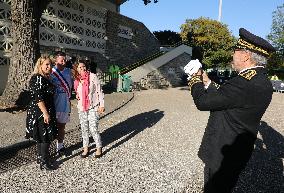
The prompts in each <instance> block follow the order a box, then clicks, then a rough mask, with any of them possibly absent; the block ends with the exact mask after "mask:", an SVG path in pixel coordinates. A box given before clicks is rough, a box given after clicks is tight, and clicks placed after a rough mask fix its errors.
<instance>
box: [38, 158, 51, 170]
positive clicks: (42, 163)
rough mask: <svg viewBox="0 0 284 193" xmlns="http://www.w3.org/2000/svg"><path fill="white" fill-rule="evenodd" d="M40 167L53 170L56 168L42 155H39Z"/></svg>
mask: <svg viewBox="0 0 284 193" xmlns="http://www.w3.org/2000/svg"><path fill="white" fill-rule="evenodd" d="M37 161H38V162H39V168H40V170H46V171H51V170H54V166H53V165H52V164H51V163H50V162H49V161H48V160H47V159H43V158H42V157H38V160H37Z"/></svg>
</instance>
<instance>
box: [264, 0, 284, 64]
mask: <svg viewBox="0 0 284 193" xmlns="http://www.w3.org/2000/svg"><path fill="white" fill-rule="evenodd" d="M267 38H268V39H269V40H270V41H271V42H272V44H273V46H274V47H275V48H276V49H277V52H276V53H274V54H273V55H272V56H271V57H270V59H269V60H268V68H270V69H275V68H284V4H283V5H281V6H278V7H277V10H276V11H274V12H273V16H272V27H271V32H270V34H269V35H268V36H267Z"/></svg>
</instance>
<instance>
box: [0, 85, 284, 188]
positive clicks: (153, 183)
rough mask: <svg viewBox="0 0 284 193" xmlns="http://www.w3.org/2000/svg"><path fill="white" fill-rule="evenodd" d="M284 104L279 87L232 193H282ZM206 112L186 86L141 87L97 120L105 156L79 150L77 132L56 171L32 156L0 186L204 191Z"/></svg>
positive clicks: (1, 177) (0, 179) (3, 177)
mask: <svg viewBox="0 0 284 193" xmlns="http://www.w3.org/2000/svg"><path fill="white" fill-rule="evenodd" d="M283 107H284V94H280V93H275V94H274V95H273V100H272V103H271V105H270V107H269V109H268V110H267V112H266V113H265V115H264V117H263V120H262V123H261V127H260V134H259V139H258V141H257V142H256V151H255V153H254V155H253V157H252V159H251V161H250V163H249V164H248V167H247V169H246V170H245V171H244V172H243V174H242V175H241V178H240V180H239V183H238V186H237V187H236V189H235V192H245V193H248V192H271V193H276V192H281V191H282V192H283V184H284V183H283V163H282V161H283V157H284V156H283V155H284V153H283V150H284V148H283V147H284V139H283V134H284V123H283V121H282V119H283V117H284V116H283V115H284V112H283V111H281V110H282V109H283ZM208 116H209V113H208V112H200V111H198V110H197V109H196V107H195V106H194V104H193V101H192V98H191V96H190V93H189V91H188V90H187V88H171V89H166V90H146V91H141V92H137V93H135V97H134V100H132V102H131V103H130V104H128V105H126V106H125V107H123V108H121V109H120V110H119V111H117V112H116V113H113V114H112V115H110V116H108V117H106V118H105V119H102V120H101V121H100V130H101V133H102V139H103V143H104V149H103V150H104V155H103V157H101V158H100V159H96V160H95V159H94V158H92V157H89V158H87V159H81V158H80V157H79V156H77V155H79V154H80V148H77V147H79V146H78V139H77V138H79V137H80V133H79V131H78V132H74V134H73V135H72V138H68V139H66V140H69V143H70V144H71V145H74V147H76V148H77V149H76V148H74V149H73V151H72V155H71V156H69V157H66V158H63V159H61V160H58V169H57V170H55V171H52V172H46V171H40V170H39V167H38V165H37V164H36V163H35V162H33V163H31V164H28V165H23V166H21V167H18V168H16V169H14V170H11V171H8V172H5V173H2V174H0V192H45V193H46V192H74V193H75V192H76V193H78V192H98V193H112V192H115V193H118V192H123V193H126V192H127V193H128V192H147V193H151V192H159V193H160V192H163V193H171V192H196V193H198V192H202V186H203V163H202V162H201V160H200V159H199V158H198V156H197V151H198V148H199V145H200V142H201V139H202V135H203V132H204V128H205V126H206V123H207V120H208ZM70 136H71V135H70ZM75 139H76V140H75ZM1 140H2V139H1Z"/></svg>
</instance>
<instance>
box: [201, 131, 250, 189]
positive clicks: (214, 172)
mask: <svg viewBox="0 0 284 193" xmlns="http://www.w3.org/2000/svg"><path fill="white" fill-rule="evenodd" d="M254 141H255V137H254V136H253V135H250V134H241V135H239V136H238V137H237V138H236V140H235V141H234V143H233V144H232V145H230V146H228V147H227V148H223V151H222V152H223V155H224V158H223V160H222V162H221V164H220V167H219V168H210V167H208V164H205V168H204V192H205V193H230V192H232V191H233V188H234V187H235V185H236V184H237V181H238V178H239V175H240V173H241V172H242V170H244V169H245V167H246V165H247V162H248V161H249V159H250V157H251V155H252V152H253V149H254ZM209 164H210V163H209Z"/></svg>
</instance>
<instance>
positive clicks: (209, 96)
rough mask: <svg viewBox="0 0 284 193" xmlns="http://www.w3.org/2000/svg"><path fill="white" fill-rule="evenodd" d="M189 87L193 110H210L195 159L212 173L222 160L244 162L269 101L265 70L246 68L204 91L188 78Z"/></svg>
mask: <svg viewBox="0 0 284 193" xmlns="http://www.w3.org/2000/svg"><path fill="white" fill-rule="evenodd" d="M189 85H190V86H191V94H192V97H193V100H194V103H195V105H196V107H197V108H198V109H199V110H201V111H210V117H209V120H208V124H207V127H206V129H205V133H204V136H203V139H202V143H201V146H200V149H199V157H200V158H201V159H202V160H203V162H204V163H205V164H207V165H208V166H209V167H210V168H212V169H214V170H216V171H217V170H218V168H219V167H220V165H221V163H222V161H223V159H224V158H225V157H227V158H229V159H231V160H232V161H233V162H234V161H242V160H244V159H246V160H247V159H248V158H249V157H250V155H251V153H252V151H253V147H254V142H255V139H256V135H257V127H258V126H259V124H260V120H261V117H262V115H263V114H264V112H265V110H266V109H267V107H268V105H269V103H270V101H271V98H272V93H273V89H272V85H271V83H270V81H269V79H268V78H267V74H266V70H265V69H264V68H261V67H255V68H250V69H247V70H245V71H243V72H241V73H240V74H239V75H238V76H237V77H235V78H232V79H231V80H229V81H227V82H225V83H224V84H223V85H221V86H219V85H217V84H215V83H211V84H210V85H209V87H208V89H205V88H204V85H203V83H202V81H201V78H200V77H199V78H198V77H195V78H192V79H191V81H190V82H189ZM227 158H226V159H227ZM243 158H244V159H243Z"/></svg>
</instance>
